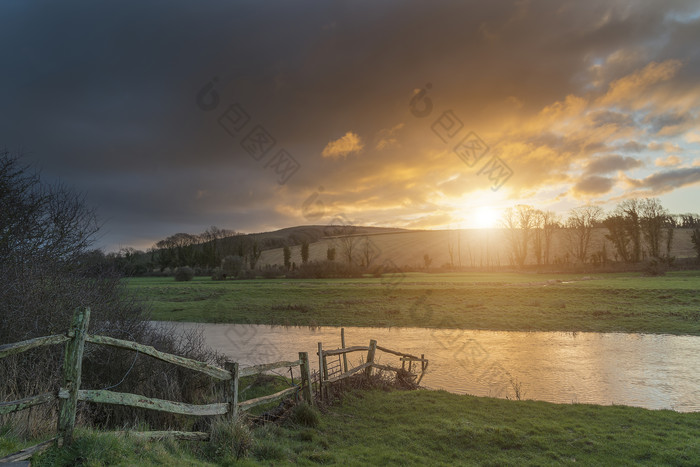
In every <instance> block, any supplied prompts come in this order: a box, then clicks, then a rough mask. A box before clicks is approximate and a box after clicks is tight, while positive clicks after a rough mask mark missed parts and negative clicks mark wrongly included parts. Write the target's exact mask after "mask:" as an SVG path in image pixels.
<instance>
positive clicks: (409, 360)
mask: <svg viewBox="0 0 700 467" xmlns="http://www.w3.org/2000/svg"><path fill="white" fill-rule="evenodd" d="M399 361H401V362H427V360H426V359H424V358H418V357H401V358H399Z"/></svg>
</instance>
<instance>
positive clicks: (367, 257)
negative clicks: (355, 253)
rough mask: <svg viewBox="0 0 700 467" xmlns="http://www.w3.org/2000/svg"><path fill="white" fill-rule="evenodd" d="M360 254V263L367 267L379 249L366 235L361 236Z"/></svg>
mask: <svg viewBox="0 0 700 467" xmlns="http://www.w3.org/2000/svg"><path fill="white" fill-rule="evenodd" d="M360 255H361V256H362V265H363V266H364V267H366V268H369V267H370V266H371V265H372V262H373V261H374V260H375V259H377V256H379V251H378V250H377V248H376V247H375V246H374V244H373V243H372V241H371V240H370V239H369V237H368V236H366V235H365V236H364V237H363V238H362V245H361V247H360Z"/></svg>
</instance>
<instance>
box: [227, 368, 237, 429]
mask: <svg viewBox="0 0 700 467" xmlns="http://www.w3.org/2000/svg"><path fill="white" fill-rule="evenodd" d="M224 368H225V369H226V370H228V371H229V372H230V373H231V380H229V381H227V383H228V384H227V387H226V402H227V403H228V418H229V420H236V418H237V417H238V377H239V373H238V362H225V363H224Z"/></svg>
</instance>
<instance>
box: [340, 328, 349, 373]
mask: <svg viewBox="0 0 700 467" xmlns="http://www.w3.org/2000/svg"><path fill="white" fill-rule="evenodd" d="M340 347H342V348H343V349H345V328H340ZM343 371H348V354H347V352H345V353H344V354H343Z"/></svg>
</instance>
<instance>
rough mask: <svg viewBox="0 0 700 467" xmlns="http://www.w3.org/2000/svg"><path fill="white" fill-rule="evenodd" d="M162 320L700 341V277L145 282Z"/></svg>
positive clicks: (138, 286) (140, 285) (137, 284)
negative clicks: (695, 338) (687, 337)
mask: <svg viewBox="0 0 700 467" xmlns="http://www.w3.org/2000/svg"><path fill="white" fill-rule="evenodd" d="M129 288H130V289H131V290H132V291H133V292H134V293H136V294H137V295H138V296H140V297H142V298H144V299H146V300H148V301H149V302H150V303H151V305H152V309H153V315H152V317H153V319H156V320H166V321H194V322H226V323H256V324H281V325H310V326H321V325H327V326H411V327H414V326H415V327H440V328H461V329H490V330H518V331H530V330H537V331H591V332H646V333H670V334H689V335H700V271H675V272H669V273H668V274H667V275H666V276H662V277H643V276H641V275H640V274H639V273H605V274H593V275H576V274H533V273H529V274H528V273H522V274H518V273H458V274H457V273H449V274H448V273H445V274H422V273H408V274H405V275H401V276H387V277H383V278H381V279H379V278H369V277H368V278H362V279H308V280H304V279H297V280H289V279H271V280H263V279H260V280H249V281H212V280H211V279H210V278H205V277H200V278H196V279H195V280H193V281H191V282H175V281H174V280H173V279H172V278H135V279H130V280H129Z"/></svg>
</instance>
